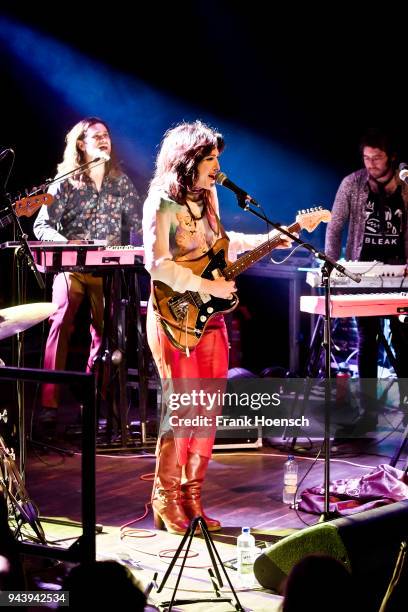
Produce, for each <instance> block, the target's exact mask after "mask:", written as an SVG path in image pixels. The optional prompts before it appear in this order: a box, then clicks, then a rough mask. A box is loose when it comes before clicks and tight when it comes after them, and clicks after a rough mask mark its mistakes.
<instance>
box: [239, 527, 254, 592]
mask: <svg viewBox="0 0 408 612" xmlns="http://www.w3.org/2000/svg"><path fill="white" fill-rule="evenodd" d="M254 561H255V538H254V536H253V535H251V530H250V528H249V527H242V533H241V535H240V536H238V538H237V570H238V581H239V584H240V585H241V586H243V587H246V588H251V587H253V586H254V581H255V576H254Z"/></svg>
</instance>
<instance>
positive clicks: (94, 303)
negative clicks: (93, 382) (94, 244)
mask: <svg viewBox="0 0 408 612" xmlns="http://www.w3.org/2000/svg"><path fill="white" fill-rule="evenodd" d="M85 295H87V297H88V299H89V302H90V305H91V316H92V321H91V327H90V331H91V338H92V341H91V349H90V354H89V359H88V367H87V370H90V368H91V367H92V365H93V360H94V358H95V357H96V355H97V354H98V351H99V348H100V346H101V343H102V330H103V303H104V302H103V287H102V278H101V277H98V276H92V275H91V274H81V273H79V272H69V273H63V272H61V273H60V274H57V276H56V277H55V279H54V284H53V287H52V301H53V303H54V304H57V305H58V310H57V311H56V312H55V313H54V314H53V315H52V316H51V317H50V319H49V320H50V323H51V327H50V331H49V334H48V339H47V344H46V347H45V356H44V368H45V369H46V370H63V369H64V368H65V364H66V360H67V354H68V343H69V339H70V336H71V333H72V330H73V325H74V317H75V314H76V313H77V310H78V308H79V305H80V304H81V302H82V300H83V299H84V297H85ZM41 395H42V398H41V399H42V405H43V406H47V407H50V408H56V407H57V406H58V403H59V385H52V384H48V383H47V384H44V385H43V386H42V394H41Z"/></svg>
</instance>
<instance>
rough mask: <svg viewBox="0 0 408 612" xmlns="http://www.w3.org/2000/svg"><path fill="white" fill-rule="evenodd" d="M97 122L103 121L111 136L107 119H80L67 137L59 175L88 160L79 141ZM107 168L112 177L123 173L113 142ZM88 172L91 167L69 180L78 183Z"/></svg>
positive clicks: (58, 168)
mask: <svg viewBox="0 0 408 612" xmlns="http://www.w3.org/2000/svg"><path fill="white" fill-rule="evenodd" d="M96 123H102V125H104V126H105V128H106V130H107V132H108V134H109V136H111V133H110V130H109V127H108V125H107V124H106V123H105V121H103V120H102V119H99V117H86V118H85V119H81V121H79V122H78V123H77V124H75V125H74V127H73V128H71V129H70V131H69V132H68V133H67V135H66V137H65V143H66V145H65V149H64V154H63V159H62V162H61V163H60V164H58V166H57V176H61V175H63V174H66V173H67V172H70V171H72V170H74V169H75V168H78V167H79V166H81V165H82V164H84V163H85V162H86V160H85V153H84V151H82V149H80V147H79V146H78V142H79V141H80V140H84V138H85V136H86V132H87V130H88V128H90V127H91V126H92V125H95V124H96ZM105 169H106V170H105V172H106V174H107V175H109V176H112V177H119V176H121V175H122V174H123V172H122V170H121V169H120V165H119V162H118V159H117V157H116V153H115V149H114V146H113V144H112V149H111V154H110V160H109V161H108V162H106V165H105ZM88 173H89V168H86V169H85V170H83V171H82V172H81V173H78V174H74V175H73V176H72V177H70V178H69V179H68V180H69V181H70V182H71V183H72V184H74V185H77V184H78V183H81V182H82V180H83V175H84V174H88Z"/></svg>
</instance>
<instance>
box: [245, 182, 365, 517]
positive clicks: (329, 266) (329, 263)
mask: <svg viewBox="0 0 408 612" xmlns="http://www.w3.org/2000/svg"><path fill="white" fill-rule="evenodd" d="M237 200H238V205H239V206H240V207H241V208H242V209H243V210H245V211H246V212H250V213H252V214H253V215H255V216H256V217H259V219H262V220H263V221H265V222H266V223H267V224H268V225H270V226H272V227H274V228H275V229H277V230H278V231H279V232H280V233H281V234H285V236H288V238H291V240H293V242H296V243H297V244H299V245H300V246H302V247H303V248H305V249H307V250H308V251H310V252H311V253H313V255H314V256H315V257H316V259H320V260H321V261H323V262H324V265H323V267H322V279H323V288H324V292H325V299H324V304H325V313H324V332H323V348H324V354H325V359H324V363H325V392H324V400H325V416H324V509H323V513H322V514H321V516H320V518H319V522H325V521H329V520H331V519H332V518H335V514H334V513H332V512H330V494H329V485H330V395H331V324H330V275H331V273H332V272H333V270H334V269H336V270H338V271H339V272H341V273H342V274H344V275H345V276H348V277H349V278H351V279H352V280H353V281H354V282H356V283H359V282H360V281H361V275H360V274H354V273H353V272H350V271H349V270H347V269H346V268H344V266H342V265H340V264H339V263H337V261H335V260H334V259H332V258H331V257H329V256H328V255H326V253H324V252H322V251H318V250H317V249H316V248H315V247H314V246H313V245H312V244H310V243H308V242H305V241H304V240H301V239H300V238H299V237H298V236H295V235H294V234H291V233H290V232H288V231H287V230H285V229H284V228H283V227H282V226H281V225H280V224H279V223H276V222H273V221H271V220H270V219H269V218H268V217H267V216H266V215H265V214H264V213H263V212H262V213H260V212H259V211H258V210H254V209H253V208H251V206H250V204H251V202H250V201H249V200H248V199H247V196H246V194H242V195H237ZM255 205H256V206H257V207H258V208H260V205H259V204H257V203H256V204H255Z"/></svg>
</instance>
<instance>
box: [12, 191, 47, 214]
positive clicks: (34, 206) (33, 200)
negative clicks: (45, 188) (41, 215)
mask: <svg viewBox="0 0 408 612" xmlns="http://www.w3.org/2000/svg"><path fill="white" fill-rule="evenodd" d="M53 201H54V198H53V197H52V195H51V194H50V193H40V194H39V195H33V196H27V197H26V198H21V200H17V201H16V202H14V203H13V207H14V210H15V213H16V215H17V217H31V215H33V214H34V213H35V212H37V210H38V209H39V208H41V206H42V205H43V204H45V205H46V206H49V205H50V204H52V202H53Z"/></svg>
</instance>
